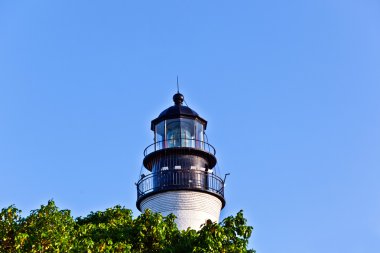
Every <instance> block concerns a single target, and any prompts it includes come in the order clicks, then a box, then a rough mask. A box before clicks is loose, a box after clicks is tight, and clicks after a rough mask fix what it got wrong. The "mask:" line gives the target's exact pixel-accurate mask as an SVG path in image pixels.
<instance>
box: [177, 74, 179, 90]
mask: <svg viewBox="0 0 380 253" xmlns="http://www.w3.org/2000/svg"><path fill="white" fill-rule="evenodd" d="M177 93H179V83H178V75H177Z"/></svg>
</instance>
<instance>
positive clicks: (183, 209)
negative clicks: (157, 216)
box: [136, 92, 226, 230]
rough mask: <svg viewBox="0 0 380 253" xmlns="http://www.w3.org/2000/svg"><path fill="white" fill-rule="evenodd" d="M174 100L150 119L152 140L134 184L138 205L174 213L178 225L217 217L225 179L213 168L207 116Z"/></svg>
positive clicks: (193, 224) (182, 226)
mask: <svg viewBox="0 0 380 253" xmlns="http://www.w3.org/2000/svg"><path fill="white" fill-rule="evenodd" d="M173 101H174V105H173V106H171V107H169V108H167V109H166V110H164V111H163V112H162V113H161V114H160V115H159V116H158V117H157V118H156V119H154V120H152V123H151V130H152V131H153V132H154V143H153V144H151V145H150V146H148V147H147V148H146V149H145V150H144V161H143V165H144V170H145V172H141V175H140V179H139V181H138V182H137V183H136V186H137V203H136V206H137V208H138V209H139V210H140V211H141V212H144V210H145V209H151V210H152V211H153V212H159V213H161V214H163V215H164V216H166V215H168V214H170V213H173V214H174V215H176V217H177V219H176V223H177V226H178V228H179V229H181V230H185V229H187V228H188V227H190V228H192V229H196V230H198V229H200V226H201V225H202V224H204V223H205V222H206V220H208V219H210V220H211V221H215V222H218V221H219V215H220V210H221V209H222V208H223V207H224V205H225V203H226V201H225V199H224V180H223V179H221V178H220V177H219V176H218V175H217V174H216V171H215V170H214V167H215V165H216V163H217V160H216V157H215V149H214V147H213V146H212V145H211V144H209V143H207V142H206V141H205V130H206V127H207V121H206V120H205V119H203V118H202V117H200V116H199V115H198V114H197V113H196V112H195V111H193V110H192V109H190V108H189V107H187V106H184V105H183V101H184V96H183V95H182V94H180V93H179V92H178V93H177V94H175V95H174V96H173Z"/></svg>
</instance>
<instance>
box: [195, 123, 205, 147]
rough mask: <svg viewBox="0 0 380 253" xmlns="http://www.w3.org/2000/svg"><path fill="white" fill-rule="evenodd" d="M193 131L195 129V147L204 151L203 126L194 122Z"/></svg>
mask: <svg viewBox="0 0 380 253" xmlns="http://www.w3.org/2000/svg"><path fill="white" fill-rule="evenodd" d="M195 129H196V135H195V138H196V145H195V147H196V148H200V149H204V144H203V134H204V133H203V125H202V124H201V123H200V122H198V121H196V123H195Z"/></svg>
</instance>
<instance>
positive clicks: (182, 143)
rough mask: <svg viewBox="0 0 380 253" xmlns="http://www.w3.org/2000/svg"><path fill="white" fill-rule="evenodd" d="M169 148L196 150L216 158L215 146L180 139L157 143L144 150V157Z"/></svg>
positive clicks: (198, 141)
mask: <svg viewBox="0 0 380 253" xmlns="http://www.w3.org/2000/svg"><path fill="white" fill-rule="evenodd" d="M167 148H194V149H199V150H203V151H206V152H207V153H210V154H212V155H214V156H215V154H216V150H215V148H214V146H212V145H211V144H209V143H207V142H205V141H201V140H196V139H188V138H179V139H170V140H163V141H157V142H155V143H152V144H150V145H149V146H148V147H146V148H145V149H144V157H145V156H147V155H148V154H150V153H153V152H155V151H158V150H161V149H167Z"/></svg>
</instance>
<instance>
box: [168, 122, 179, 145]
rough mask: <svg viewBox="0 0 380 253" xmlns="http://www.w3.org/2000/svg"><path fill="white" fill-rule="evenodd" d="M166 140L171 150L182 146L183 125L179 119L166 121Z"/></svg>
mask: <svg viewBox="0 0 380 253" xmlns="http://www.w3.org/2000/svg"><path fill="white" fill-rule="evenodd" d="M166 140H167V147H169V148H171V147H180V146H181V124H180V120H179V119H170V120H167V121H166Z"/></svg>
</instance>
